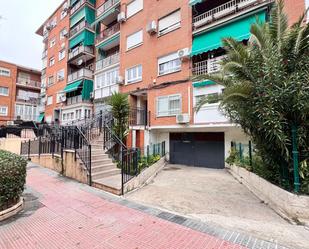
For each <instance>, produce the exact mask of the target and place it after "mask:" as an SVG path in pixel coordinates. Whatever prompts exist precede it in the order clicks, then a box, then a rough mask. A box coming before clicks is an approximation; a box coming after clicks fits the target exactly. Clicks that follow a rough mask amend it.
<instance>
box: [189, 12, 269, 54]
mask: <svg viewBox="0 0 309 249" xmlns="http://www.w3.org/2000/svg"><path fill="white" fill-rule="evenodd" d="M256 18H258V19H259V21H261V22H265V21H266V11H265V10H263V11H260V12H257V13H254V14H251V15H250V16H246V17H244V18H242V19H237V20H235V21H233V22H231V23H228V24H226V25H221V26H219V27H217V28H214V29H212V30H211V31H209V32H205V33H203V34H200V35H197V36H195V37H193V44H192V53H191V56H194V55H198V54H202V53H204V52H207V51H210V50H214V49H217V48H219V47H222V46H223V44H222V39H223V38H227V37H232V38H234V39H236V40H237V41H242V40H245V39H249V37H250V28H251V25H252V24H253V23H255V22H256Z"/></svg>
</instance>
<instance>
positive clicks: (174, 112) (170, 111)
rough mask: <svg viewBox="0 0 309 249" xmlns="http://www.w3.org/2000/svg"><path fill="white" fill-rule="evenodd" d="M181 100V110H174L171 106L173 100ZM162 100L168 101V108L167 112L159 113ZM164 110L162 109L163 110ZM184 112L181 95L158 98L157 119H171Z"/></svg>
mask: <svg viewBox="0 0 309 249" xmlns="http://www.w3.org/2000/svg"><path fill="white" fill-rule="evenodd" d="M176 99H177V100H179V108H177V109H172V108H171V106H170V104H171V103H170V102H171V101H173V100H176ZM160 100H165V101H167V105H168V106H167V108H166V112H164V111H161V112H160V111H159V109H160V108H159V104H160ZM161 109H162V108H161ZM181 111H182V98H181V94H173V95H167V96H159V97H157V98H156V115H157V117H171V116H176V115H178V114H180V113H181Z"/></svg>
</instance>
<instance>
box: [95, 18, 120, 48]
mask: <svg viewBox="0 0 309 249" xmlns="http://www.w3.org/2000/svg"><path fill="white" fill-rule="evenodd" d="M119 31H120V23H116V24H114V25H113V26H111V27H109V28H107V29H104V30H103V31H102V32H101V33H100V34H99V35H98V36H97V37H96V43H99V42H101V41H104V40H105V39H107V38H108V37H111V36H112V35H114V34H116V33H117V32H119Z"/></svg>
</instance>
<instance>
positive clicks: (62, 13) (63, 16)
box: [60, 10, 67, 20]
mask: <svg viewBox="0 0 309 249" xmlns="http://www.w3.org/2000/svg"><path fill="white" fill-rule="evenodd" d="M66 16H67V12H66V11H64V10H63V11H61V14H60V19H61V20H62V19H63V18H65V17H66Z"/></svg>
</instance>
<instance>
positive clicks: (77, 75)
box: [68, 68, 93, 83]
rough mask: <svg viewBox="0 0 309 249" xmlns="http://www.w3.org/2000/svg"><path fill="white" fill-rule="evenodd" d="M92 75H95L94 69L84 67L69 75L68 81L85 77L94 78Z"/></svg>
mask: <svg viewBox="0 0 309 249" xmlns="http://www.w3.org/2000/svg"><path fill="white" fill-rule="evenodd" d="M92 75H93V71H91V70H89V69H86V68H82V69H80V70H78V71H76V72H74V73H71V74H69V75H68V83H70V82H73V81H76V80H79V79H83V78H89V79H92Z"/></svg>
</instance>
